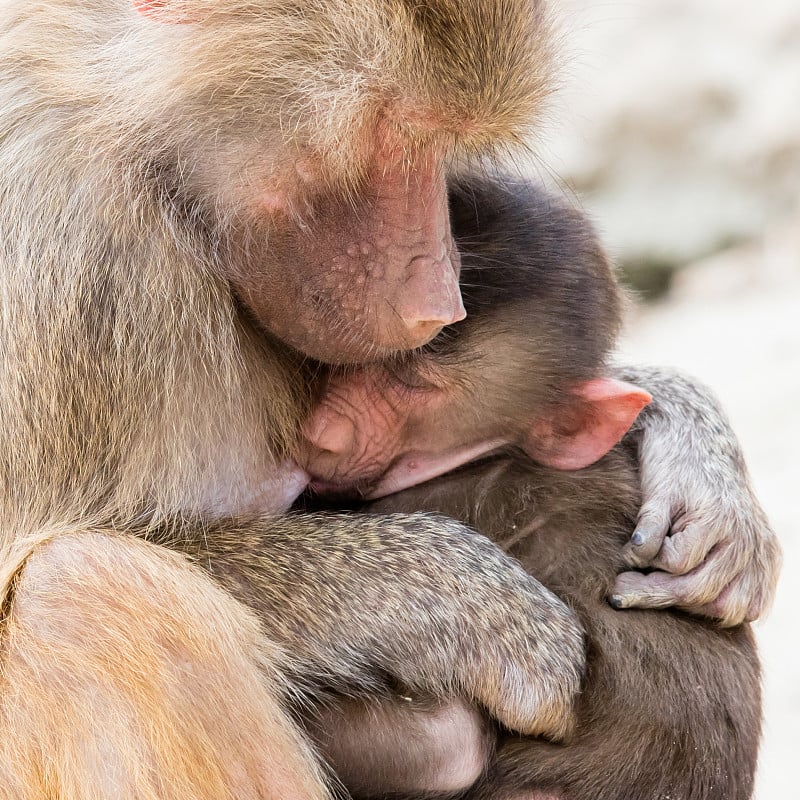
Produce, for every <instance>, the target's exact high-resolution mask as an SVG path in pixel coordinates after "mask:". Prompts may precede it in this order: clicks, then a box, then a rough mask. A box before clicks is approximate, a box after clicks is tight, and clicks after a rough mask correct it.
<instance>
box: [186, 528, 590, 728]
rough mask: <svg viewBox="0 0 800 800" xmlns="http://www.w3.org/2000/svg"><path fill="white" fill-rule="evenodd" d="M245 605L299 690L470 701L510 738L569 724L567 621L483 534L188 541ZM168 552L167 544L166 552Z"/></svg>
mask: <svg viewBox="0 0 800 800" xmlns="http://www.w3.org/2000/svg"><path fill="white" fill-rule="evenodd" d="M188 538H190V539H191V541H192V542H193V544H192V545H191V547H189V548H188V550H189V551H191V552H192V554H193V555H194V557H196V558H197V560H198V563H199V564H201V565H203V566H205V567H207V568H208V569H209V570H210V571H211V573H212V574H213V575H214V576H215V577H216V578H217V579H218V580H219V581H220V583H221V584H222V585H223V586H224V587H226V588H227V589H228V590H229V591H230V592H231V593H232V594H233V595H234V596H235V597H237V598H239V599H240V600H242V601H243V602H245V603H246V604H247V605H249V606H250V607H251V608H253V609H255V610H256V611H257V613H258V615H259V617H260V618H261V620H262V623H263V625H264V628H265V631H266V633H267V635H268V636H269V637H270V638H271V639H272V640H273V641H276V642H277V643H278V644H281V645H284V648H285V650H286V651H287V652H288V653H291V655H292V658H293V663H291V664H289V665H287V668H288V671H289V673H290V674H291V675H292V677H293V678H294V679H296V680H297V682H298V683H300V684H301V685H302V683H303V682H304V681H310V682H311V683H310V685H312V686H316V687H318V686H319V685H322V686H325V685H328V686H330V687H331V688H332V689H338V690H340V691H344V692H358V691H370V692H374V691H381V690H385V689H386V688H387V677H388V678H390V679H394V680H396V681H400V683H401V684H402V685H404V686H406V687H408V688H409V690H411V691H420V692H427V693H429V694H432V695H434V696H437V697H446V696H448V695H449V696H453V695H457V696H459V697H461V698H464V699H466V700H468V701H475V702H477V703H479V704H481V705H483V706H485V707H486V709H487V710H488V711H489V713H491V714H492V715H493V716H495V717H497V718H498V719H499V720H500V721H502V722H503V723H504V724H505V725H507V726H508V727H510V728H511V729H513V730H519V731H524V732H527V733H538V734H541V735H545V736H548V737H551V738H559V737H561V736H563V735H564V734H565V733H566V732H567V730H568V728H569V726H570V724H571V711H572V704H573V699H574V696H575V693H576V692H577V690H578V687H579V682H580V678H581V676H582V673H583V663H584V648H583V637H582V631H581V627H580V625H579V624H578V622H577V619H576V617H575V616H574V614H573V612H572V611H571V610H570V609H568V608H567V606H566V605H565V604H563V603H562V602H561V601H560V600H558V599H557V598H556V597H555V596H554V595H553V594H551V593H550V592H549V591H548V590H547V589H545V588H544V586H542V585H541V584H540V583H539V582H538V581H537V580H536V579H534V578H532V577H530V576H529V575H528V574H527V573H526V572H525V571H524V570H523V569H522V568H521V566H520V565H519V564H518V563H517V562H516V561H514V560H513V559H511V558H509V557H508V556H506V555H505V554H503V553H502V552H501V551H500V550H499V548H497V547H496V546H495V545H493V544H492V543H491V542H489V540H488V539H486V538H484V537H482V536H480V535H478V534H476V533H474V532H473V531H471V530H470V529H468V528H466V527H464V526H463V525H461V524H459V523H456V522H453V521H451V520H447V519H445V518H442V517H434V516H430V515H424V514H416V515H406V516H404V515H390V516H377V515H376V516H367V515H341V514H338V515H336V514H332V515H293V516H288V517H283V518H279V519H269V518H264V517H252V518H249V519H247V520H244V521H241V520H240V521H239V524H238V525H234V524H232V523H230V522H220V523H218V524H217V525H216V526H214V527H206V528H204V529H203V530H202V535H197V533H196V532H194V533H191V535H190V536H189V537H188ZM171 544H172V546H173V547H174V546H175V544H174V541H173V542H172V543H171Z"/></svg>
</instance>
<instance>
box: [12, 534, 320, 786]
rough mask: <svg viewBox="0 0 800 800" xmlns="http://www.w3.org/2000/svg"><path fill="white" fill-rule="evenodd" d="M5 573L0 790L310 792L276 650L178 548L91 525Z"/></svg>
mask: <svg viewBox="0 0 800 800" xmlns="http://www.w3.org/2000/svg"><path fill="white" fill-rule="evenodd" d="M6 583H7V585H6V586H5V592H4V594H5V596H6V597H5V599H6V602H5V615H4V619H3V632H2V671H1V672H0V681H1V682H2V686H0V690H1V691H0V694H1V696H2V705H1V706H0V798H2V800H45V799H46V800H109V799H110V798H114V800H223V799H224V800H234V799H235V800H267V799H272V798H274V800H295V799H296V800H321V798H324V797H325V796H326V790H325V788H324V784H323V781H322V778H321V776H320V773H319V771H318V769H317V767H316V765H315V761H314V758H313V756H312V754H311V751H310V750H309V747H308V745H307V744H306V742H305V741H304V739H303V738H302V735H301V734H300V733H299V732H298V731H297V729H296V728H295V726H294V724H293V723H292V722H291V721H290V720H289V719H288V718H287V716H286V714H285V712H284V711H283V709H282V707H281V703H280V697H281V694H282V691H283V690H284V689H285V686H282V685H281V678H280V673H279V671H278V669H277V666H276V665H277V664H280V663H281V660H282V659H283V658H284V657H283V654H282V652H281V651H279V650H278V649H277V648H275V647H273V646H271V645H268V644H267V643H266V642H264V641H263V638H262V636H261V633H260V630H259V626H258V623H257V622H256V620H255V618H254V617H252V616H251V615H250V613H249V612H248V611H247V610H246V609H245V608H244V607H243V606H242V605H240V604H239V603H237V602H236V601H235V600H233V599H232V598H230V597H229V596H228V595H226V594H225V593H224V592H223V591H222V590H221V589H220V588H218V587H217V586H216V585H215V584H214V583H213V581H212V580H211V579H209V578H208V577H206V576H204V575H203V574H202V573H201V572H200V571H199V570H198V569H196V568H194V567H192V566H190V565H189V564H188V562H186V561H185V560H183V558H182V557H181V556H179V555H177V554H174V553H171V552H168V551H166V550H164V549H162V548H159V547H158V546H156V545H153V544H149V543H147V542H144V541H141V540H138V539H135V538H134V537H132V536H124V535H116V534H110V533H104V532H97V531H90V532H82V533H70V534H65V535H59V536H57V537H54V538H52V539H50V540H49V541H43V542H42V543H40V544H39V545H38V546H36V547H34V548H31V551H30V553H29V555H28V556H27V557H26V558H24V559H20V560H19V568H18V569H17V570H16V572H15V573H14V574H12V575H11V576H10V577H8V576H7V581H6Z"/></svg>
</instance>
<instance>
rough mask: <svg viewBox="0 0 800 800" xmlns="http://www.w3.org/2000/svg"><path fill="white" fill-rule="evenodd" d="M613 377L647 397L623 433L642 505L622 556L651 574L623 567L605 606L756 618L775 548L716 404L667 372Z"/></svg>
mask: <svg viewBox="0 0 800 800" xmlns="http://www.w3.org/2000/svg"><path fill="white" fill-rule="evenodd" d="M618 374H619V376H620V377H621V378H623V379H624V380H627V381H631V382H633V383H636V384H637V385H639V386H641V387H642V388H644V389H647V390H648V391H649V392H650V393H651V394H652V395H653V402H652V403H651V404H650V405H649V406H648V407H647V408H645V409H644V411H643V412H642V413H641V415H640V416H639V419H638V420H637V422H636V424H635V425H634V427H633V429H632V431H631V434H630V436H631V437H633V438H634V439H635V441H636V443H637V445H638V449H639V466H640V473H641V482H642V492H643V504H642V508H641V511H640V513H639V520H638V523H637V526H636V531H635V532H634V534H633V536H632V538H631V541H630V543H629V544H628V545H627V546H626V551H625V560H626V563H627V564H628V565H629V566H630V567H633V568H634V569H640V568H654V570H655V571H652V572H650V573H649V574H643V573H641V572H637V571H630V572H624V573H622V574H621V575H620V576H619V577H618V580H617V583H616V585H615V588H614V593H613V595H612V598H611V602H612V604H613V605H615V606H617V607H619V608H629V607H646V608H661V607H667V606H678V607H679V608H683V609H685V610H687V611H691V612H693V613H697V614H701V615H704V616H710V617H714V618H717V619H718V620H719V621H720V624H722V625H725V626H729V625H736V624H739V623H741V622H743V621H745V620H753V619H756V618H757V617H758V616H759V615H760V614H762V613H763V612H764V611H765V610H766V609H767V608H768V606H769V604H770V603H771V601H772V597H773V594H774V591H775V584H776V581H777V578H778V572H779V570H780V563H781V551H780V546H779V545H778V542H777V538H776V536H775V534H774V533H773V531H772V528H771V527H770V525H769V522H768V520H767V518H766V515H765V514H764V511H763V509H762V508H761V506H760V505H759V503H758V500H757V499H756V497H755V495H754V493H753V489H752V486H751V483H750V476H749V474H748V471H747V467H746V465H745V463H744V458H743V455H742V451H741V448H740V446H739V443H738V441H737V439H736V436H735V434H734V433H733V431H732V429H731V426H730V423H729V422H728V420H727V418H726V416H725V414H724V412H723V411H722V409H721V408H720V405H719V401H718V400H717V399H716V397H714V395H713V394H712V393H711V392H710V391H709V390H708V389H707V388H706V387H705V386H703V385H702V384H701V383H699V382H697V381H695V380H694V379H692V378H689V377H687V376H685V375H682V374H680V373H678V372H674V371H672V370H668V369H663V368H649V367H627V366H626V367H622V368H620V369H619V371H618ZM668 534H669V535H668Z"/></svg>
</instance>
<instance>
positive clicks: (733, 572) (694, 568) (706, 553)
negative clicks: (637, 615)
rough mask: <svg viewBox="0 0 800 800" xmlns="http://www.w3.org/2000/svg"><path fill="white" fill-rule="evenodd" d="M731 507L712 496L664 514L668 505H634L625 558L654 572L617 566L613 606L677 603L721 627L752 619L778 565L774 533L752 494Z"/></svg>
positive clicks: (768, 595)
mask: <svg viewBox="0 0 800 800" xmlns="http://www.w3.org/2000/svg"><path fill="white" fill-rule="evenodd" d="M743 499H744V498H740V501H739V502H738V503H737V504H735V505H734V506H733V507H730V506H728V507H727V508H725V507H723V501H722V500H721V499H720V500H718V501H717V502H716V503H707V504H706V505H705V506H704V505H703V504H702V503H698V504H697V505H695V506H694V508H693V510H692V511H685V512H683V513H682V514H679V515H678V516H677V517H676V518H674V520H673V518H672V515H671V514H670V512H669V506H668V505H666V504H663V505H661V508H660V509H657V508H655V507H654V506H655V504H654V503H653V501H652V500H651V501H650V502H648V503H647V504H646V505H645V507H644V508H643V509H642V514H641V515H640V518H639V524H638V525H637V529H636V532H635V533H634V535H633V537H632V539H631V542H630V543H628V544H627V545H626V547H625V553H624V558H625V562H626V563H627V564H628V565H629V566H631V567H634V568H654V569H655V571H653V572H649V573H648V574H643V573H641V572H636V571H630V572H623V573H622V574H621V575H619V576H618V577H617V581H616V583H615V585H614V592H613V595H612V597H611V602H612V604H613V605H614V606H616V607H617V608H632V607H640V608H664V607H668V606H677V607H678V608H682V609H684V610H686V611H690V612H692V613H695V614H700V615H702V616H708V617H713V618H716V619H718V620H719V622H720V624H721V625H723V626H731V625H738V624H740V623H742V622H746V621H752V620H754V619H757V618H758V617H759V616H760V615H761V614H762V613H764V611H765V610H766V609H767V607H768V605H769V603H770V602H771V600H772V596H773V593H774V589H775V583H776V581H777V578H778V572H779V569H780V563H781V551H780V547H779V545H778V542H777V538H776V536H775V534H774V533H773V532H772V530H771V528H770V527H769V524H768V523H767V521H766V518H765V517H764V514H763V512H762V511H761V509H760V507H759V506H758V504H757V503H756V501H755V500H754V499H753V498H750V499H751V503H745V502H742V500H743Z"/></svg>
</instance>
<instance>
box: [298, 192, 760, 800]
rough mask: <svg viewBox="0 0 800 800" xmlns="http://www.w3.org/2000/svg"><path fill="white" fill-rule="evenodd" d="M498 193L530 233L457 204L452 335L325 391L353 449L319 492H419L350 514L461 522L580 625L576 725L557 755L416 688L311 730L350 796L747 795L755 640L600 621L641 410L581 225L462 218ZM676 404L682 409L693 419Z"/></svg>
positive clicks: (650, 618) (660, 615)
mask: <svg viewBox="0 0 800 800" xmlns="http://www.w3.org/2000/svg"><path fill="white" fill-rule="evenodd" d="M509 192H510V193H511V194H507V195H506V197H505V202H506V204H507V205H508V206H516V207H525V208H526V209H527V211H528V213H529V218H530V222H529V224H528V225H527V226H526V227H521V226H520V227H515V226H514V225H513V223H514V222H515V220H514V218H513V215H511V216H510V217H509V215H508V214H506V216H504V217H502V218H500V217H497V218H494V217H492V218H491V219H489V220H487V221H484V224H483V225H481V226H480V227H479V228H477V227H470V226H469V225H466V223H465V221H464V220H463V219H461V220H459V214H461V213H463V211H464V206H463V205H462V204H461V198H462V197H466V196H464V195H459V197H458V198H456V201H455V203H454V220H455V224H454V229H455V230H456V233H457V236H458V237H459V244H460V245H461V246H462V254H463V266H462V284H463V286H464V298H465V305H466V307H467V311H468V317H467V320H466V321H465V322H464V323H462V324H461V325H459V326H458V327H457V328H454V329H453V331H452V332H451V331H449V330H448V331H446V332H445V333H446V334H447V335H445V336H443V337H442V340H441V341H440V340H436V342H434V343H433V344H432V345H429V346H428V347H427V348H426V349H425V350H424V351H423V352H421V353H419V354H417V355H416V356H415V358H414V359H408V360H406V361H405V362H403V363H402V364H400V365H399V366H398V367H397V368H394V369H389V368H378V367H375V368H373V369H372V370H371V371H370V372H364V373H363V374H362V376H361V380H362V382H361V384H360V385H359V384H356V383H353V382H350V383H348V384H347V385H346V387H344V388H341V387H340V386H339V385H338V384H337V382H336V378H335V377H334V378H333V380H332V388H331V389H330V390H329V392H328V395H327V399H326V401H325V405H324V407H323V412H324V413H325V414H326V415H327V417H328V423H327V427H326V428H325V429H324V430H326V431H327V432H328V434H330V432H331V430H332V429H333V428H334V427H335V425H336V424H341V425H342V427H344V426H345V421H344V420H342V417H343V416H344V415H345V414H348V415H350V416H349V424H350V425H351V426H352V431H353V435H352V437H351V439H350V445H351V448H352V449H351V450H340V454H339V455H340V457H341V460H340V461H338V462H337V460H336V457H335V454H334V453H332V452H330V450H328V451H327V452H324V453H320V454H319V456H318V459H319V461H318V463H319V464H320V467H321V468H326V467H327V470H328V479H329V482H328V483H327V484H326V483H323V482H319V483H318V484H317V486H318V488H320V489H327V490H328V491H331V490H333V489H335V488H338V489H339V490H341V489H343V487H344V485H345V484H347V483H348V481H349V482H352V488H351V491H352V490H353V489H360V492H361V494H362V495H366V496H367V497H369V496H380V495H383V494H386V493H387V492H388V491H389V490H391V489H395V488H397V487H401V488H403V487H406V486H410V485H413V484H415V483H419V480H425V479H426V478H431V477H433V480H428V482H425V483H421V484H419V485H417V486H415V487H414V488H407V489H406V490H405V491H402V492H400V493H399V494H393V495H390V496H387V497H384V498H383V499H382V500H378V501H377V502H373V503H371V504H369V505H366V506H364V507H363V508H365V509H366V510H369V511H370V512H376V513H378V512H380V513H385V512H408V511H412V510H414V511H430V512H437V513H441V514H445V515H448V516H450V517H454V518H456V519H459V520H462V521H464V522H466V523H467V524H469V525H471V526H473V527H474V528H475V529H476V530H479V531H481V532H483V533H485V534H486V535H488V536H489V537H490V538H492V539H493V541H495V542H496V543H497V544H498V545H500V546H501V547H502V548H503V549H504V550H505V551H507V552H509V553H510V554H511V555H513V556H515V557H516V558H518V559H519V560H520V562H521V563H522V565H523V566H524V567H525V569H526V570H528V571H529V572H530V573H531V574H532V575H534V576H536V577H537V578H539V579H540V580H541V581H542V583H544V585H546V586H547V587H548V588H550V589H552V590H553V591H554V592H555V593H556V594H557V595H558V596H559V597H561V598H562V599H563V600H565V601H566V602H567V603H568V604H569V606H570V607H571V608H573V609H575V610H576V611H577V613H578V615H579V617H580V619H581V621H582V624H583V626H584V630H585V632H586V637H587V671H586V675H585V680H584V686H583V690H582V692H581V694H580V697H579V700H578V705H577V710H576V727H575V729H574V730H573V731H572V733H571V735H569V736H568V738H567V740H566V741H565V742H563V743H560V744H552V743H546V742H544V741H543V740H541V739H524V738H520V737H519V736H516V735H510V734H508V732H506V731H502V730H501V731H499V732H498V731H496V730H494V729H492V728H491V727H490V726H489V725H488V724H487V720H486V719H484V718H482V717H481V716H480V715H479V714H478V712H477V710H476V709H475V708H470V707H468V706H466V705H465V704H463V702H461V701H459V700H457V699H455V700H451V701H450V702H442V701H439V702H436V701H432V700H431V699H429V698H424V697H423V698H419V697H418V696H416V695H415V693H414V692H413V691H407V692H401V693H399V694H398V695H397V696H396V697H395V698H394V699H386V700H383V701H381V702H380V703H377V702H372V703H364V702H362V701H360V700H357V699H352V698H351V699H343V700H338V701H331V700H330V699H329V698H326V699H325V700H324V701H323V702H322V703H320V705H319V707H318V708H317V709H316V710H315V713H314V714H312V715H311V716H310V720H309V727H310V729H311V731H312V733H313V736H314V738H315V739H316V740H317V741H318V743H319V745H320V747H321V748H322V750H323V752H325V753H326V756H327V758H328V761H329V763H330V764H331V765H332V767H333V768H334V769H335V770H336V772H337V774H338V775H339V777H340V778H341V779H342V781H343V782H344V784H345V786H346V787H347V788H348V790H349V791H350V792H351V793H352V794H354V795H355V796H359V797H375V796H382V795H385V794H387V793H389V794H396V795H403V794H405V795H413V794H419V793H420V792H423V791H424V790H425V789H426V788H427V789H429V788H430V787H431V786H434V785H435V786H438V788H439V789H440V790H441V791H442V792H447V791H450V792H452V791H454V790H457V789H462V790H463V789H464V788H465V787H466V786H468V785H469V784H470V782H471V781H475V780H477V779H478V777H479V776H480V775H481V773H482V772H483V771H484V770H485V769H487V768H488V771H486V772H485V774H484V777H483V778H482V780H481V781H480V782H479V783H478V784H477V785H476V786H475V788H474V789H473V790H472V791H471V792H470V794H469V796H470V797H476V798H478V797H479V798H487V800H488V799H489V798H493V799H494V798H498V799H501V798H508V800H513V798H518V797H525V798H540V797H541V798H545V797H548V798H550V797H561V798H569V800H596V798H603V800H623V798H624V799H625V800H651V799H652V798H659V797H665V798H666V797H669V798H673V799H674V800H710V799H711V798H717V799H718V800H745V799H746V798H748V797H749V796H750V793H751V791H752V784H753V776H754V772H755V765H756V754H757V749H758V740H759V731H760V685H759V667H758V659H757V656H756V652H755V646H754V643H753V638H752V635H751V633H750V631H749V628H748V627H747V626H739V627H736V628H731V629H729V630H727V629H722V628H719V627H716V626H715V625H713V624H711V623H710V622H708V621H704V620H701V619H699V618H696V617H689V616H687V615H684V614H681V613H678V612H655V611H635V612H630V613H620V612H618V611H615V610H614V609H613V608H612V607H611V606H610V605H609V603H608V598H609V596H611V597H612V599H614V600H615V601H616V597H615V590H614V584H615V579H616V577H617V573H618V572H620V570H621V569H622V567H623V565H624V561H623V552H624V551H623V545H624V543H625V541H626V539H627V538H628V537H629V531H630V530H631V528H632V526H633V525H634V523H635V520H636V516H637V513H638V511H639V508H640V504H641V491H640V480H639V474H638V470H637V464H636V448H637V441H636V439H637V435H638V434H637V432H636V431H634V432H633V433H632V434H630V435H629V436H628V437H627V438H626V439H625V440H624V441H623V442H622V443H621V444H619V445H617V446H616V448H614V449H613V450H612V452H610V453H608V451H609V450H610V449H611V448H612V447H613V446H614V444H615V442H616V441H617V440H618V439H620V438H621V437H622V435H623V434H624V433H625V432H626V430H627V429H628V428H629V427H630V426H631V424H632V422H633V420H634V418H635V417H636V414H637V412H638V410H639V409H640V408H641V407H643V406H644V404H645V403H646V402H647V400H648V398H647V396H646V395H645V394H644V393H643V392H642V391H641V390H638V389H637V388H636V387H635V386H632V385H627V384H623V383H621V382H619V381H618V380H612V379H607V378H603V377H598V376H601V375H602V370H603V367H604V360H605V357H606V352H607V350H608V348H609V347H610V345H611V343H612V342H613V338H614V334H615V333H616V322H617V313H616V307H615V305H614V303H613V302H612V301H611V298H610V297H608V296H606V294H607V293H609V292H610V291H611V289H612V288H613V284H610V283H609V280H608V276H607V275H606V274H605V271H604V264H605V261H604V257H603V254H602V251H601V250H600V248H599V246H598V245H597V243H596V240H595V239H594V237H593V235H592V233H591V230H590V228H589V227H588V225H587V223H586V222H585V220H583V219H582V218H581V217H580V216H579V215H578V214H577V213H576V212H574V211H570V210H568V209H566V208H564V207H563V206H562V205H561V204H558V203H555V202H554V201H553V200H552V198H549V197H548V196H547V195H545V194H543V193H542V192H541V191H540V190H537V189H536V188H535V187H524V186H515V187H514V188H513V189H502V188H501V187H499V186H497V185H495V186H485V185H484V186H479V185H473V186H472V187H471V195H470V201H471V208H473V209H474V208H478V209H484V208H487V209H494V208H497V207H498V199H501V200H502V198H503V196H504V193H509ZM499 205H500V206H501V207H502V206H503V203H502V202H501V203H499ZM470 213H471V214H474V213H475V212H474V211H472V212H470ZM506 225H509V226H510V227H509V228H508V230H506V229H505V227H504V226H506ZM470 234H472V238H470ZM462 236H463V237H464V238H463V239H462V238H461V237H462ZM556 241H560V244H559V245H558V246H555V244H554V243H555V242H556ZM467 243H468V244H467ZM579 298H582V299H583V302H579ZM576 309H577V311H576ZM575 353H580V354H581V355H580V356H577V357H573V354H575ZM564 354H568V355H567V357H564ZM676 380H685V379H679V378H678V377H677V376H676ZM526 385H527V389H526ZM354 387H355V389H356V390H355V391H354ZM686 396H687V397H690V396H691V395H690V394H688V393H686ZM521 398H522V399H521ZM686 402H687V405H686V407H685V411H686V413H687V415H692V414H695V413H698V412H699V411H701V410H702V407H698V406H693V405H691V402H690V401H689V400H687V401H686ZM711 410H712V411H713V414H714V416H715V418H717V419H719V418H720V412H719V410H718V409H717V408H716V407H715V406H712V407H711ZM690 418H691V416H690ZM337 420H338V421H339V422H338V423H337ZM313 433H314V430H313V429H312V434H313ZM725 435H727V436H730V434H729V433H727V432H725ZM606 453H608V455H605V457H604V458H602V459H601V460H599V461H598V459H600V458H601V456H603V455H604V454H606ZM442 454H445V455H446V459H445V460H444V461H443V462H439V461H437V460H436V458H437V457H438V456H440V455H442ZM486 454H490V455H489V458H488V460H484V461H482V462H480V463H477V464H472V465H469V466H466V467H463V468H462V469H460V470H458V471H457V472H455V473H453V472H450V473H448V474H445V475H442V473H443V472H446V471H447V470H448V469H450V468H452V467H453V466H456V465H457V464H459V463H462V462H464V461H468V460H470V459H473V458H476V457H479V456H481V455H486ZM491 454H494V455H491ZM377 457H383V458H384V460H383V461H382V462H378V461H377ZM535 461H538V462H540V463H535ZM553 466H555V467H560V468H561V469H560V470H557V469H553ZM579 467H586V468H585V469H582V470H580V471H569V472H568V471H563V470H565V469H568V470H574V469H577V468H579ZM435 476H439V477H435ZM406 695H408V696H406ZM431 708H433V709H434V711H435V713H434V714H433V715H432V714H431V713H430V710H431ZM495 748H496V754H495V757H494V758H493V757H492V755H493V753H495Z"/></svg>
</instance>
